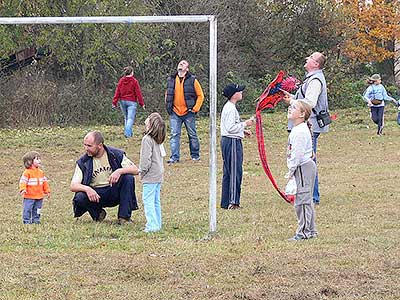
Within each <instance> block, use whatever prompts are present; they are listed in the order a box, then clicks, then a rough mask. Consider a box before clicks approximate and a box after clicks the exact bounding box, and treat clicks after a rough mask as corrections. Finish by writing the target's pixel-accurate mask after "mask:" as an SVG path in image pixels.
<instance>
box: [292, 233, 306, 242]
mask: <svg viewBox="0 0 400 300" xmlns="http://www.w3.org/2000/svg"><path fill="white" fill-rule="evenodd" d="M305 239H306V238H304V237H302V236H301V235H297V234H296V235H295V236H294V237H291V238H290V239H288V241H290V242H297V241H301V240H305Z"/></svg>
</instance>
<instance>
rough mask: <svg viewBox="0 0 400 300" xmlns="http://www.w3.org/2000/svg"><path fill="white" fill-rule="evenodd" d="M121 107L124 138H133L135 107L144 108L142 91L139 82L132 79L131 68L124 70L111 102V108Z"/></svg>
mask: <svg viewBox="0 0 400 300" xmlns="http://www.w3.org/2000/svg"><path fill="white" fill-rule="evenodd" d="M118 102H119V105H120V107H121V110H122V113H123V114H124V119H125V130H124V134H125V137H127V138H130V137H132V136H133V130H132V127H133V124H135V117H136V110H137V105H138V103H139V105H140V106H141V107H143V109H144V108H145V105H144V101H143V96H142V91H141V90H140V86H139V82H138V81H137V79H136V78H135V77H133V68H132V67H131V66H128V67H125V68H124V76H123V77H122V78H121V79H120V80H119V81H118V85H117V88H116V90H115V95H114V98H113V100H112V107H113V108H115V107H117V104H118Z"/></svg>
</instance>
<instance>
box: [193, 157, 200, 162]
mask: <svg viewBox="0 0 400 300" xmlns="http://www.w3.org/2000/svg"><path fill="white" fill-rule="evenodd" d="M192 160H193V161H200V157H192Z"/></svg>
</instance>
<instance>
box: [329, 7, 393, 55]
mask: <svg viewBox="0 0 400 300" xmlns="http://www.w3.org/2000/svg"><path fill="white" fill-rule="evenodd" d="M334 2H335V5H336V7H337V9H338V12H339V14H340V15H341V17H340V18H339V24H338V30H339V34H340V35H341V36H342V38H343V42H342V44H341V49H342V51H343V54H344V55H346V56H347V57H349V58H351V59H354V60H356V61H359V62H381V61H383V60H385V59H388V58H393V57H394V42H395V40H396V39H399V38H400V21H399V20H400V1H399V0H394V1H388V0H386V1H385V0H343V1H337V0H334Z"/></svg>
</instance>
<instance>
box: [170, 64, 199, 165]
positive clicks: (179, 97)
mask: <svg viewBox="0 0 400 300" xmlns="http://www.w3.org/2000/svg"><path fill="white" fill-rule="evenodd" d="M203 101H204V94H203V90H202V88H201V86H200V83H199V81H198V80H197V79H196V76H194V75H193V74H191V73H190V72H189V63H188V62H187V61H186V60H182V61H180V62H179V64H178V68H177V72H176V73H175V74H174V75H172V76H170V77H168V81H167V91H166V93H165V104H166V109H167V112H168V114H169V121H170V127H171V138H170V146H171V157H170V159H169V160H168V163H169V164H172V163H176V162H179V159H180V138H181V129H182V123H183V124H185V127H186V131H187V133H188V137H189V148H190V156H191V158H192V160H194V161H197V160H199V159H200V143H199V139H198V137H197V131H196V113H197V112H198V111H199V110H200V108H201V105H202V104H203Z"/></svg>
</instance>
